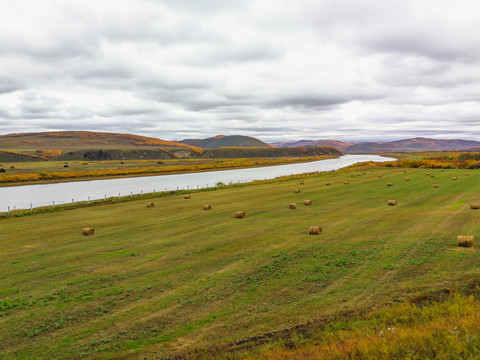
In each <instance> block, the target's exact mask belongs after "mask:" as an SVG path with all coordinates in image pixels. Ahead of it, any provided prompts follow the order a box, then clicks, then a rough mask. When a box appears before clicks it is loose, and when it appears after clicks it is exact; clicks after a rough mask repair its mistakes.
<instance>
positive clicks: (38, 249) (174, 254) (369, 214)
mask: <svg viewBox="0 0 480 360" xmlns="http://www.w3.org/2000/svg"><path fill="white" fill-rule="evenodd" d="M426 172H430V173H431V174H433V175H434V176H435V177H434V178H431V177H430V176H427V175H425V174H426ZM467 172H470V173H471V175H470V176H466V173H467ZM351 175H353V177H351ZM379 175H382V177H381V178H380V177H379ZM407 176H408V177H410V179H411V180H410V181H408V182H407V181H405V177H407ZM452 176H456V177H458V180H455V181H454V180H452ZM479 177H480V173H479V172H478V171H472V170H470V171H466V170H445V171H444V172H441V171H440V170H425V169H408V173H407V174H404V173H403V169H391V168H390V169H388V168H386V169H377V170H375V171H372V170H366V174H363V170H362V171H358V170H357V171H353V170H352V171H351V172H337V173H326V174H321V175H319V176H315V177H309V178H306V179H305V185H299V182H298V179H292V180H288V181H280V182H276V183H270V184H256V185H250V186H243V187H236V188H228V189H222V190H217V191H206V192H199V193H194V194H192V197H191V199H189V200H186V199H184V198H183V195H179V196H169V197H162V198H157V199H154V200H153V201H154V202H155V207H154V208H146V207H145V203H146V200H142V201H131V202H125V203H118V204H113V205H105V206H96V207H90V208H83V209H76V210H72V211H62V212H53V213H46V214H41V215H33V216H26V217H21V218H9V219H3V220H0V234H1V235H0V256H1V261H0V273H1V274H2V279H1V281H0V283H1V286H0V358H1V359H3V358H5V359H10V358H19V359H23V358H30V359H38V358H45V359H50V358H60V359H72V358H105V359H109V358H115V359H122V358H139V359H143V358H148V359H151V358H162V357H163V358H167V357H168V356H173V355H177V354H180V355H184V356H186V357H187V358H202V357H208V356H212V355H211V354H212V353H215V351H218V352H217V356H213V357H214V358H225V357H229V358H238V357H242V355H241V353H242V352H241V351H239V352H238V353H231V352H222V351H224V350H225V349H226V348H228V344H229V343H231V342H234V341H237V340H240V339H244V338H248V337H252V336H255V335H259V334H263V333H266V332H269V331H275V330H281V329H285V328H290V327H293V326H295V325H298V324H303V323H307V322H309V321H311V320H314V319H319V318H323V317H325V316H331V315H335V314H338V313H339V312H344V311H349V310H353V311H355V310H357V309H363V308H366V307H368V306H371V305H374V304H383V303H389V302H392V301H393V299H396V300H404V299H409V298H414V297H416V296H418V295H421V294H428V293H433V292H435V291H436V290H438V289H443V288H455V287H462V286H463V285H464V284H466V283H467V282H469V281H471V280H472V279H475V278H478V276H479V275H480V257H479V253H478V250H477V249H476V248H458V247H457V246H456V236H457V235H459V234H471V235H477V234H478V233H479V230H480V222H479V221H478V220H479V216H480V212H478V211H473V210H470V208H469V204H470V202H472V201H475V200H480V195H479V194H480V181H479ZM345 180H349V181H350V184H349V185H344V181H345ZM326 182H330V183H331V186H325V183H326ZM388 182H391V183H393V186H391V187H387V186H386V184H387V183H388ZM434 183H436V184H439V185H440V187H439V188H433V184H434ZM297 188H298V189H300V190H301V192H300V193H294V192H293V190H294V189H297ZM305 199H310V200H312V201H313V204H312V205H310V206H304V205H303V200H305ZM389 199H396V200H397V201H398V205H397V206H387V200H389ZM291 202H295V203H296V204H297V209H296V210H289V209H288V205H289V203H291ZM204 204H210V205H211V206H212V210H210V211H204V210H202V207H203V205H204ZM235 211H245V212H246V218H244V219H235V218H234V216H233V215H234V212H235ZM311 225H320V226H321V227H322V229H323V235H320V236H312V235H308V234H307V230H308V227H309V226H311ZM83 227H94V228H95V229H96V234H95V235H94V236H90V237H85V236H82V234H81V230H82V228H83ZM216 349H217V350H216ZM225 351H226V350H225ZM202 354H203V355H202ZM209 354H210V355H209Z"/></svg>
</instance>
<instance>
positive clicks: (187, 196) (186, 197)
mask: <svg viewBox="0 0 480 360" xmlns="http://www.w3.org/2000/svg"><path fill="white" fill-rule="evenodd" d="M183 198H184V199H190V198H191V196H190V195H185V196H184V197H183Z"/></svg>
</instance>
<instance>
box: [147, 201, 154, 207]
mask: <svg viewBox="0 0 480 360" xmlns="http://www.w3.org/2000/svg"><path fill="white" fill-rule="evenodd" d="M145 206H146V207H155V204H154V203H153V202H148V203H147V204H146V205H145Z"/></svg>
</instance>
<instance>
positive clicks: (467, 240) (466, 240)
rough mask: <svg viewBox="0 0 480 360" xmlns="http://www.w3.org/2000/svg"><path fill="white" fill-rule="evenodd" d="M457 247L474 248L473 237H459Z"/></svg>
mask: <svg viewBox="0 0 480 360" xmlns="http://www.w3.org/2000/svg"><path fill="white" fill-rule="evenodd" d="M457 245H458V246H461V247H473V245H474V244H473V235H458V236H457Z"/></svg>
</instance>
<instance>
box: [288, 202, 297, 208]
mask: <svg viewBox="0 0 480 360" xmlns="http://www.w3.org/2000/svg"><path fill="white" fill-rule="evenodd" d="M288 208H289V209H296V208H297V205H296V204H295V203H290V205H288Z"/></svg>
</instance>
